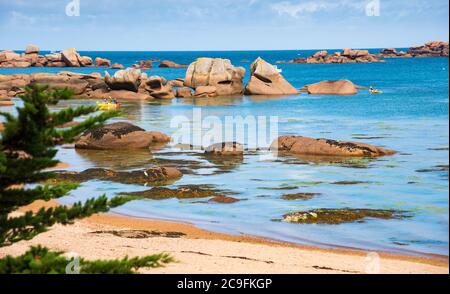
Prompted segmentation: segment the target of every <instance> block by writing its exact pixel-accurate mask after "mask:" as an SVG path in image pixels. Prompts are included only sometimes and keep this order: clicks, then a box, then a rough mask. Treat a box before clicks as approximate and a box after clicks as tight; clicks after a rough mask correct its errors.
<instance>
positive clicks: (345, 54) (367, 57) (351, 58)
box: [288, 49, 382, 64]
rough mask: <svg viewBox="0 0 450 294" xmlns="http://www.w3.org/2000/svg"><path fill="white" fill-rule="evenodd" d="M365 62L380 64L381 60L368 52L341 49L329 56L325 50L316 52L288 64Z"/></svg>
mask: <svg viewBox="0 0 450 294" xmlns="http://www.w3.org/2000/svg"><path fill="white" fill-rule="evenodd" d="M367 62H382V60H379V59H378V58H377V55H375V54H371V53H369V51H368V50H353V49H343V50H342V51H341V52H334V53H332V54H329V53H328V51H325V50H322V51H318V52H316V53H314V54H313V55H311V56H309V57H307V58H297V59H293V60H291V61H289V62H288V63H308V64H323V63H367Z"/></svg>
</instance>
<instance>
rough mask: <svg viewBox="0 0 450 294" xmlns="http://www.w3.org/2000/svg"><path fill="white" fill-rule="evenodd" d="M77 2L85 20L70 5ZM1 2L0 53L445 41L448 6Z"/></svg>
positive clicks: (251, 0)
mask: <svg viewBox="0 0 450 294" xmlns="http://www.w3.org/2000/svg"><path fill="white" fill-rule="evenodd" d="M71 1H79V2H80V15H79V16H67V15H66V5H67V4H69V3H70V2H71ZM372 1H379V2H380V15H379V16H367V14H366V5H367V4H368V2H370V1H369V0H316V1H314V0H283V1H275V0H220V1H215V0H158V1H157V0H39V1H35V0H0V48H2V49H23V48H24V47H25V46H26V45H27V44H28V43H34V44H37V45H39V46H40V47H41V49H49V50H59V49H63V48H68V47H76V48H77V49H78V50H142V51H160V50H258V49H261V50H277V49H322V48H325V49H326V48H344V47H352V48H379V47H409V46H412V45H419V44H422V43H424V42H426V41H430V40H445V41H448V35H449V31H448V23H449V15H448V10H449V2H448V0H428V1H427V0H422V1H421V0H372Z"/></svg>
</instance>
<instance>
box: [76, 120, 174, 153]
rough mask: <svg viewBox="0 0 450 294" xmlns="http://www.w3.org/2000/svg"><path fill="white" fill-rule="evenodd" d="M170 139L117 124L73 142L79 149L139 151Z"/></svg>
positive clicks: (133, 126) (128, 124)
mask: <svg viewBox="0 0 450 294" xmlns="http://www.w3.org/2000/svg"><path fill="white" fill-rule="evenodd" d="M169 141H170V137H168V136H166V135H164V134H162V133H159V132H146V131H145V130H144V129H142V128H140V127H137V126H135V125H132V124H130V123H126V122H118V123H113V124H109V125H105V126H103V127H100V128H96V129H93V130H89V131H87V132H85V133H84V134H82V135H81V136H80V137H79V138H78V140H77V141H76V142H75V148H79V149H96V150H105V149H141V148H149V147H150V146H152V145H155V144H165V143H168V142H169Z"/></svg>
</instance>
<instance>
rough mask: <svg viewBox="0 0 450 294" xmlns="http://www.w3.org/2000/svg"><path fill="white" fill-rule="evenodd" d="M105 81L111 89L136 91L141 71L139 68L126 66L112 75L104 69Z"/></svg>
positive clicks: (139, 82)
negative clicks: (126, 67)
mask: <svg viewBox="0 0 450 294" xmlns="http://www.w3.org/2000/svg"><path fill="white" fill-rule="evenodd" d="M105 82H106V84H107V85H108V86H109V87H110V88H111V89H112V90H128V91H133V92H137V91H138V89H139V85H140V84H141V71H140V70H139V69H133V68H128V69H126V70H119V71H117V72H116V73H114V75H113V76H112V77H111V76H110V75H109V73H108V72H107V71H105Z"/></svg>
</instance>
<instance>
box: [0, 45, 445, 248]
mask: <svg viewBox="0 0 450 294" xmlns="http://www.w3.org/2000/svg"><path fill="white" fill-rule="evenodd" d="M80 53H81V54H82V55H89V56H92V57H97V56H100V57H105V58H108V59H111V60H112V61H113V62H118V63H122V64H123V65H125V66H130V65H131V64H133V63H135V62H136V61H139V60H143V59H169V60H172V61H175V62H178V63H190V62H192V61H193V60H195V59H196V58H197V57H223V58H229V59H231V61H232V63H233V64H234V65H238V66H244V67H245V68H246V69H247V70H248V69H249V66H250V62H251V61H253V60H254V59H255V58H256V57H258V56H261V57H263V58H264V59H266V60H267V61H269V62H271V63H275V62H276V61H280V60H289V59H293V58H296V57H306V56H309V55H311V54H312V53H313V51H248V52H244V51H242V52H80ZM155 65H157V63H155ZM448 66H449V63H448V58H417V59H387V61H386V62H385V63H374V64H339V65H327V64H325V65H306V64H297V65H296V64H279V65H278V67H279V68H280V69H282V73H283V75H284V77H285V78H286V79H287V80H288V81H290V82H291V83H292V84H293V85H294V86H295V87H298V88H300V87H301V86H303V85H305V84H309V83H313V82H317V81H321V80H325V79H350V80H352V81H353V82H354V83H355V84H358V85H362V86H369V85H373V86H375V87H377V88H380V89H382V90H383V92H384V94H382V95H370V94H369V93H368V92H367V91H364V90H361V91H360V93H359V94H357V95H354V96H308V95H306V94H301V95H295V96H289V97H272V98H261V97H225V98H220V99H215V100H212V101H211V100H203V101H202V100H201V99H198V100H190V99H186V100H182V99H178V100H174V101H171V102H143V103H136V102H129V103H125V105H124V108H123V111H124V117H122V118H120V120H128V121H130V122H133V123H135V124H137V125H139V126H141V127H143V128H145V129H148V130H157V131H162V132H165V133H167V134H172V133H173V132H174V129H173V128H171V127H170V122H171V119H172V118H174V117H175V116H178V115H184V116H186V117H192V109H193V108H194V107H201V110H202V113H203V115H204V116H216V117H219V118H220V119H223V118H224V117H225V116H229V115H242V116H247V115H256V116H278V117H279V126H278V128H279V132H280V134H298V135H304V136H312V137H325V138H331V139H338V140H353V141H361V142H367V143H371V144H374V145H378V146H385V147H387V148H390V149H394V150H397V151H399V153H398V154H397V155H395V156H390V157H383V158H379V159H374V160H356V161H351V162H346V161H345V162H331V161H320V160H306V161H303V162H296V161H294V160H293V159H292V160H288V159H286V160H277V159H276V158H271V157H270V155H267V156H264V154H262V155H263V156H261V154H257V155H255V154H248V155H246V156H245V157H244V161H243V162H233V163H230V164H229V165H226V166H217V165H216V164H215V163H214V162H208V161H207V160H206V159H204V158H202V157H201V156H198V154H196V153H195V152H183V151H182V150H180V149H178V148H176V147H173V148H172V147H171V148H167V149H163V150H160V151H155V152H153V153H152V154H150V153H149V152H147V151H143V152H133V153H129V152H126V153H123V152H122V153H121V152H118V153H114V154H113V153H110V152H107V153H105V152H103V153H102V152H77V151H75V150H73V149H61V150H60V152H59V154H58V156H59V158H60V159H61V160H63V161H65V162H70V163H71V164H72V168H71V169H74V170H83V169H85V168H88V167H93V166H102V167H108V168H114V169H121V170H125V169H132V168H144V167H146V166H149V164H150V163H149V160H150V159H151V158H157V159H168V160H191V161H198V162H199V164H200V166H202V168H201V169H197V170H196V173H194V174H187V175H184V176H183V178H182V179H181V180H180V181H178V182H176V183H175V184H174V185H173V186H174V187H175V186H178V185H186V184H211V185H215V186H216V187H217V188H220V189H226V190H231V191H234V192H236V193H237V194H236V195H234V196H233V197H236V198H240V199H242V201H240V202H237V203H234V204H228V205H226V204H212V203H198V199H195V200H177V199H170V200H162V201H154V200H143V201H134V202H131V203H128V204H126V205H124V206H122V207H120V208H118V209H115V210H114V211H115V212H118V213H125V214H128V215H131V216H135V217H144V218H159V219H168V220H177V221H185V222H190V223H193V224H195V225H197V226H199V227H202V228H206V229H210V230H214V231H219V232H226V233H233V234H241V233H244V234H250V235H257V236H264V237H270V238H274V239H278V240H286V241H291V242H297V243H301V244H310V245H320V246H350V247H356V248H364V249H377V250H386V251H391V252H403V253H407V254H425V253H436V254H443V255H448V252H449V251H448V250H449V248H448V239H449V233H448V232H449V210H448V208H449V182H448V164H449V153H448V146H449V136H448V131H449V121H448V119H449V117H448V110H449V106H448V103H449V72H448ZM60 70H67V69H55V68H51V69H50V68H28V69H0V74H12V73H31V72H42V71H45V72H58V71H60ZM69 70H70V71H76V72H84V73H90V72H93V71H98V72H103V71H104V70H102V69H95V68H94V69H93V68H89V69H86V68H82V69H69ZM110 72H113V71H112V70H110ZM147 72H148V74H149V75H160V76H164V77H165V78H167V79H173V78H178V77H184V73H185V69H159V68H154V69H151V70H148V71H147ZM246 79H248V74H247V77H246ZM92 103H95V102H94V101H86V100H85V101H83V100H74V101H69V102H64V103H62V104H61V105H59V106H57V108H59V107H64V106H66V105H68V104H69V105H80V104H92ZM262 153H264V152H262ZM297 161H298V160H297ZM436 166H444V168H443V169H444V170H435V171H429V172H418V170H421V169H433V167H436ZM445 167H447V170H445ZM220 169H222V170H220ZM218 170H219V171H221V172H216V171H218ZM336 181H363V182H367V183H363V184H355V185H336V184H333V183H334V182H336ZM286 187H287V188H290V189H291V190H282V189H283V188H286ZM280 188H282V189H280ZM145 189H148V188H146V187H142V186H134V185H122V184H115V183H108V182H101V181H91V182H87V183H85V184H83V186H82V187H80V188H79V189H78V190H76V191H73V192H72V193H71V194H70V195H69V196H67V197H65V198H63V199H62V202H64V203H72V202H74V201H78V200H82V199H86V198H89V197H94V196H98V195H100V194H106V195H108V196H114V195H115V194H116V193H118V192H122V191H139V190H145ZM296 192H314V193H320V194H321V195H320V196H317V197H315V198H313V199H311V200H308V201H302V200H298V201H297V200H294V201H286V200H282V199H281V196H282V194H284V193H296ZM347 207H349V208H371V209H396V210H404V211H409V212H410V213H412V215H413V217H412V218H409V219H403V220H375V219H368V220H366V221H365V222H363V223H351V224H341V225H296V224H288V223H284V222H277V221H274V219H280V218H281V216H282V215H283V214H285V213H287V212H291V211H299V210H309V209H315V208H347Z"/></svg>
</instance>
